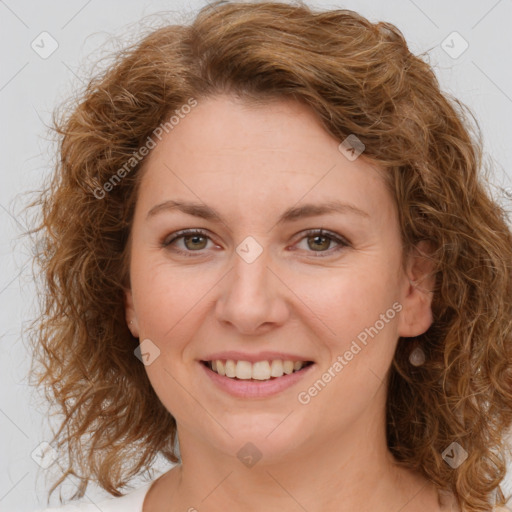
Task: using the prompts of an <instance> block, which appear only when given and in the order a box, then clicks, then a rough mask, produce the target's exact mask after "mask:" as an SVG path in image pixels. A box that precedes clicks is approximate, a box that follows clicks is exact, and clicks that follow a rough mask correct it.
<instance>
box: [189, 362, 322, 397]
mask: <svg viewBox="0 0 512 512" xmlns="http://www.w3.org/2000/svg"><path fill="white" fill-rule="evenodd" d="M199 367H200V368H203V372H204V373H205V374H206V376H207V377H208V378H209V380H210V382H211V383H213V384H214V389H215V388H216V389H219V390H221V391H223V392H225V393H227V394H229V395H231V396H233V397H236V398H243V399H248V398H250V399H264V398H269V397H271V396H274V395H278V394H280V393H281V392H283V391H285V390H286V389H288V388H291V387H292V386H294V385H296V384H298V383H299V381H301V380H303V379H304V378H305V376H306V375H307V374H309V373H310V372H312V371H314V368H315V367H316V363H314V362H313V361H291V360H280V359H272V360H262V361H254V362H252V363H251V362H249V361H246V360H239V361H236V360H234V359H226V360H224V359H215V360H212V361H200V364H199Z"/></svg>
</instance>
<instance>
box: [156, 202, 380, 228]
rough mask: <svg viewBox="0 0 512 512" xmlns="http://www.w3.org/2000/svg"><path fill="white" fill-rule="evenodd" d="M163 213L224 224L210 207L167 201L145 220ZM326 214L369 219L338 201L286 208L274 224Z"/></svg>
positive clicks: (363, 212) (356, 209)
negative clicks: (184, 214)
mask: <svg viewBox="0 0 512 512" xmlns="http://www.w3.org/2000/svg"><path fill="white" fill-rule="evenodd" d="M164 211H181V212H183V213H187V214H188V215H193V216H194V217H200V218H201V219H206V220H211V221H216V222H222V223H223V224H225V222H224V220H223V219H222V216H221V215H220V214H219V213H218V212H217V211H216V210H214V209H213V208H211V207H210V206H207V205H205V204H203V203H194V202H188V201H175V200H169V201H164V202H163V203H160V204H157V205H155V206H153V207H152V208H151V209H150V210H149V212H148V214H147V216H146V219H149V218H150V217H153V216H154V215H156V214H158V213H161V212H164ZM328 213H341V214H352V215H357V216H360V217H363V218H370V215H369V214H368V213H367V212H365V211H363V210H361V209H360V208H357V206H355V205H353V204H350V203H342V202H340V201H328V202H326V203H322V204H304V205H302V206H292V207H291V208H288V209H287V210H286V211H285V212H284V213H283V214H282V215H281V216H280V217H279V220H278V221H277V223H276V224H283V223H286V222H293V221H297V220H300V219H303V218H306V217H315V216H318V215H325V214H328Z"/></svg>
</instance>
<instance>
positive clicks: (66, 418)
mask: <svg viewBox="0 0 512 512" xmlns="http://www.w3.org/2000/svg"><path fill="white" fill-rule="evenodd" d="M422 57H423V56H414V55H413V54H411V52H410V51H409V49H408V47H407V43H406V41H405V39H404V37H403V35H402V33H401V32H400V31H399V30H398V29H397V28H396V27H395V26H394V25H392V24H390V23H385V22H379V23H371V22H370V21H368V20H367V19H365V18H364V17H362V16H361V15H359V14H357V13H355V12H353V11H350V10H345V9H343V10H331V11H324V12H320V11H314V10H313V9H311V8H310V7H308V6H306V5H303V4H298V5H287V4H282V3H272V2H262V3H231V2H230V3H222V2H217V3H215V4H213V5H211V6H207V7H205V8H203V9H202V10H201V11H200V12H199V13H198V15H197V17H196V18H195V19H194V20H193V21H192V22H191V23H190V24H185V25H167V26H164V27H162V28H159V29H156V30H152V31H151V33H149V34H147V35H146V36H145V37H144V38H143V39H142V40H141V41H139V42H138V43H137V44H135V45H132V46H130V47H129V48H126V49H125V50H123V51H121V52H119V53H118V54H116V55H115V61H114V62H113V63H112V64H111V65H110V67H109V68H108V69H107V70H106V71H105V72H103V73H101V74H99V75H97V76H95V77H93V78H92V79H91V80H90V82H89V83H88V84H87V85H86V87H85V88H84V90H83V92H82V93H81V94H80V95H79V97H78V98H77V99H73V100H72V102H71V103H68V104H64V108H63V111H61V112H60V113H59V114H57V115H56V116H55V118H54V130H55V133H56V134H57V137H58V140H59V148H58V150H59V161H58V164H57V165H56V168H55V171H54V173H53V174H52V176H51V178H50V180H49V181H48V182H47V183H46V184H45V188H44V190H43V191H42V192H41V193H40V195H39V197H38V199H37V200H36V201H34V202H33V203H32V206H37V207H38V210H37V211H38V212H40V217H39V220H38V222H37V226H36V227H35V228H34V230H33V231H34V232H35V233H37V234H38V236H39V237H41V240H42V243H41V245H40V246H39V247H40V249H41V250H40V252H39V254H38V255H37V257H36V262H37V263H38V266H39V269H40V271H41V275H42V277H43V286H42V290H41V292H42V293H41V302H42V305H41V313H40V317H39V318H38V319H37V320H36V321H35V322H34V324H33V325H32V327H31V343H32V345H33V350H34V359H33V363H32V367H31V373H30V375H31V376H33V377H35V378H36V385H38V386H41V385H43V387H44V389H45V393H46V396H47V398H48V399H49V400H50V401H51V402H53V404H54V405H55V406H56V408H57V409H58V412H59V413H60V414H62V415H63V419H62V423H61V425H60V428H59V430H58V432H56V433H55V437H54V438H53V440H52V443H54V446H55V447H56V448H58V450H59V452H60V453H61V454H64V450H63V448H65V449H66V451H67V454H68V458H69V460H67V461H66V464H67V468H66V471H65V472H64V473H63V475H62V477H61V478H60V479H59V480H58V481H57V482H56V483H55V484H54V486H53V487H52V489H51V491H50V493H49V496H50V495H51V493H53V491H54V490H55V488H56V487H57V486H58V485H60V484H61V483H62V482H63V481H64V480H65V479H66V478H67V477H68V476H70V475H72V476H75V477H77V478H78V479H79V485H78V491H77V493H75V495H74V496H73V498H75V497H81V496H83V495H84V493H85V490H86V488H87V485H88V483H89V481H91V480H93V481H96V482H97V483H98V484H99V485H100V486H101V487H102V488H104V489H105V490H106V491H108V492H109V493H110V494H112V495H114V496H120V495H122V493H121V491H120V489H121V488H122V487H124V486H125V485H126V483H127V482H128V481H129V479H130V478H132V477H133V476H135V475H137V474H138V473H140V472H141V471H142V470H145V469H147V468H149V467H150V465H151V464H152V463H153V461H154V460H155V458H156V456H157V455H159V454H161V455H163V456H164V457H165V458H166V459H167V460H169V461H171V462H177V461H178V460H179V457H178V455H177V451H176V422H175V419H174V418H173V416H172V415H171V414H170V413H169V411H167V410H166V409H165V407H164V406H163V405H162V403H161V402H160V400H159V399H158V397H157V395H156V394H155V392H154V390H153V389H152V386H151V384H150V382H149V380H148V377H147V374H146V372H145V369H144V366H143V365H142V364H140V361H139V360H138V359H137V358H136V357H134V349H136V347H137V346H138V340H137V339H136V338H134V337H133V336H132V335H131V333H130V331H129V330H128V328H127V326H126V322H125V311H124V293H125V290H126V289H127V288H128V287H129V273H128V262H129V257H130V255H129V253H128V250H127V249H128V243H127V242H128V239H129V236H130V226H131V221H132V216H133V212H134V205H135V202H136V199H137V189H138V184H139V182H140V174H141V172H140V170H141V168H142V166H143V164H144V162H145V158H142V159H140V162H139V161H137V162H136V165H133V169H129V168H127V167H126V162H127V161H129V160H130V159H131V158H133V157H134V155H135V154H136V153H137V152H138V150H139V148H141V147H143V146H144V145H145V144H146V143H147V141H148V137H151V136H152V134H154V131H155V128H156V127H157V126H159V125H161V124H162V123H164V122H166V121H167V119H168V118H169V116H170V115H171V114H172V113H173V112H174V111H175V110H176V109H179V108H180V107H181V106H182V105H184V104H187V102H189V101H190V98H197V99H198V101H201V99H204V98H207V97H211V96H214V95H218V94H224V93H227V94H234V95H237V96H238V97H241V98H244V99H245V100H246V101H253V102H259V103H263V104H264V103H265V102H267V101H269V100H271V99H279V98H292V99H295V100H297V101H300V102H302V103H304V104H306V105H308V106H309V108H310V109H311V110H312V111H313V112H315V113H316V115H317V116H318V118H319V119H320V120H321V121H322V123H323V126H324V127H325V129H326V130H327V132H329V133H330V134H332V135H333V136H334V137H336V138H337V139H338V140H340V141H341V140H344V139H345V138H346V137H347V136H348V135H349V134H356V135H357V137H358V138H359V139H360V140H361V141H362V142H363V143H364V144H365V146H366V149H365V152H364V154H363V156H362V158H366V159H367V160H368V161H370V162H373V163H376V164H377V165H378V166H380V167H381V168H382V169H383V170H384V171H385V177H386V183H387V186H388V187H389V190H390V191H391V193H392V194H393V197H394V199H395V200H396V204H397V207H398V212H399V220H400V229H401V235H402V241H403V261H404V262H405V261H406V258H407V256H408V254H409V253H410V251H411V250H412V249H413V247H414V246H415V245H416V244H417V243H418V242H419V241H421V240H427V241H429V242H430V244H431V246H432V248H433V252H432V254H431V258H432V261H433V264H434V272H435V276H436V286H435V290H434V296H433V302H432V312H433V318H434V322H433V324H432V326H431V327H430V328H429V329H428V331H427V332H425V333H424V334H422V335H421V336H418V337H417V339H416V340H414V341H415V343H416V345H419V346H420V347H421V348H422V350H423V351H424V353H425V356H426V360H425V362H424V364H423V365H421V366H413V365H411V364H410V363H409V356H410V352H411V349H412V347H414V346H415V345H414V343H411V341H410V339H409V338H407V339H402V338H400V339H399V340H398V345H397V349H396V353H395V356H394V360H393V364H392V367H391V368H390V380H389V388H388V399H387V423H386V424H387V440H388V446H389V450H390V451H391V453H392V454H393V455H394V457H395V458H396V459H397V461H399V463H400V464H401V465H403V466H405V467H407V468H412V469H416V470H419V471H421V472H422V474H423V475H425V476H426V477H427V478H428V479H430V480H432V481H433V482H434V483H435V484H436V486H437V487H438V488H439V489H444V490H447V491H451V492H453V493H454V495H455V497H456V499H457V500H458V502H459V504H460V506H461V508H463V510H466V511H469V512H476V511H487V510H489V509H490V507H491V506H493V505H503V504H504V503H505V497H504V495H503V492H502V489H501V487H500V483H501V482H502V481H503V479H504V476H505V474H506V453H507V451H508V446H507V444H506V434H507V432H509V429H510V426H511V424H512V276H511V270H512V233H511V230H510V228H509V226H508V220H507V217H506V212H505V211H504V209H503V208H502V207H501V206H499V204H498V202H497V201H496V200H494V199H493V198H492V196H491V193H490V190H489V189H488V188H487V183H485V180H486V179H487V178H486V177H485V176H484V174H483V173H482V170H483V169H484V168H485V166H484V165H483V164H482V153H483V151H482V145H483V144H482V137H481V135H480V131H479V128H478V123H477V122H476V120H475V119H474V118H473V117H472V116H471V115H470V111H469V109H468V108H467V107H466V106H465V105H463V104H462V103H461V102H460V101H458V100H457V99H454V98H451V97H450V96H448V95H447V94H444V93H442V92H441V91H440V87H439V83H438V81H437V79H436V76H435V74H434V72H433V69H432V67H431V66H430V65H429V64H428V63H427V62H426V59H423V58H422ZM468 114H469V115H468ZM476 128H478V129H476ZM123 166H125V167H124V169H125V172H122V173H120V170H121V169H123ZM116 174H117V177H120V179H118V180H117V179H116V181H115V183H113V181H112V178H113V177H114V175H116ZM107 183H110V184H111V186H108V193H103V191H106V190H107V188H106V187H105V184H107ZM98 190H101V191H102V192H101V194H99V193H98V192H97V191H98ZM95 191H96V192H95ZM99 196H101V197H99ZM453 442H457V443H459V444H460V445H461V446H462V447H463V448H464V449H465V450H466V452H467V453H468V458H467V460H466V461H465V462H464V463H463V464H462V465H460V466H459V467H458V468H456V469H452V468H451V467H450V466H449V465H448V464H447V463H446V462H445V461H444V460H443V457H442V454H443V451H444V450H445V449H446V448H447V447H449V446H450V444H451V443H453Z"/></svg>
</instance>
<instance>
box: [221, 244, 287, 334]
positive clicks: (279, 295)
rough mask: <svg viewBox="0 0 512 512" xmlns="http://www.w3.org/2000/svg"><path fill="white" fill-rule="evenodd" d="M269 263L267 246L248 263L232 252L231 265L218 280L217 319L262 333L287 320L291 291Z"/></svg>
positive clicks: (244, 330) (233, 325) (255, 332)
mask: <svg viewBox="0 0 512 512" xmlns="http://www.w3.org/2000/svg"><path fill="white" fill-rule="evenodd" d="M270 266H272V265H271V261H270V257H269V254H268V250H267V249H264V250H263V252H262V253H261V255H260V256H259V257H258V258H257V259H256V260H255V261H253V262H251V263H248V262H247V261H245V260H244V259H243V258H241V257H240V256H238V254H235V255H234V268H233V269H232V270H231V272H229V273H228V274H227V276H225V278H224V279H223V280H222V281H221V282H220V283H219V286H220V287H221V292H220V296H219V298H218V300H217V305H216V315H217V319H218V321H219V322H221V323H224V324H229V325H231V326H232V327H233V328H235V329H236V330H237V331H238V332H239V333H241V334H246V335H251V334H252V335H255V334H261V333H264V332H266V331H268V330H270V329H272V328H275V327H277V326H280V325H283V324H284V323H285V322H286V319H287V318H288V316H289V306H288V301H287V294H288V293H290V292H289V289H288V288H287V287H286V285H285V284H284V283H283V281H282V280H281V279H280V278H279V276H278V273H277V272H276V271H275V270H273V269H271V268H270Z"/></svg>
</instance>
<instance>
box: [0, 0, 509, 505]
mask: <svg viewBox="0 0 512 512" xmlns="http://www.w3.org/2000/svg"><path fill="white" fill-rule="evenodd" d="M204 3H205V2H204V1H192V0H190V1H185V0H172V1H163V0H160V1H157V0H153V1H151V0H143V1H135V0H130V1H121V0H106V1H105V0H102V1H100V0H88V1H87V0H82V1H71V2H70V1H67V2H66V1H64V0H51V1H45V2H37V1H26V0H22V1H15V0H0V41H1V47H0V48H1V49H0V51H1V55H2V60H1V69H0V117H1V120H2V125H1V126H2V131H1V135H2V136H1V138H0V146H1V165H0V179H1V186H0V269H1V273H0V342H1V352H0V357H1V359H0V390H1V391H0V432H1V436H0V445H1V452H0V453H1V458H0V510H2V511H19V512H22V511H30V510H34V509H36V508H39V507H43V506H44V505H45V504H46V494H47V489H48V483H49V482H52V481H53V480H51V479H50V480H49V482H47V481H46V477H47V471H48V470H44V469H43V468H41V467H40V466H38V465H37V464H36V463H35V462H34V460H32V458H31V453H32V452H33V451H34V450H35V449H36V447H37V446H38V445H39V444H40V443H41V442H42V441H44V440H46V439H48V440H49V436H48V430H47V427H46V425H45V423H44V418H43V416H42V414H41V412H40V411H39V410H38V409H37V403H36V401H35V398H34V395H33V392H32V390H31V388H29V387H28V386H27V383H26V380H25V379H26V373H27V370H28V365H29V354H28V352H27V348H26V344H25V342H24V340H23V339H22V336H21V333H22V328H23V327H24V326H26V324H27V322H28V321H29V319H30V318H31V315H32V314H33V311H34V307H35V290H34V286H33V283H32V278H31V270H30V264H29V260H30V249H29V248H27V246H26V245H25V243H24V242H23V241H22V240H20V237H19V235H20V233H21V232H22V231H24V230H25V229H26V227H27V226H26V220H25V219H24V218H23V216H22V215H21V210H22V208H23V205H24V204H25V203H26V200H27V198H26V196H25V195H23V194H24V193H25V192H26V191H29V190H35V189H37V187H38V184H39V183H40V180H41V178H42V176H43V175H44V174H45V173H47V172H49V170H50V169H51V165H52V161H53V159H54V153H53V151H54V148H53V146H51V145H50V144H49V143H48V142H47V140H46V137H47V134H46V131H45V124H49V122H50V119H51V112H52V110H53V109H54V107H55V106H56V105H58V104H59V103H61V101H62V100H63V99H65V98H66V97H68V96H69V94H71V93H72V91H73V90H74V89H75V88H76V87H77V86H79V85H81V84H82V83H83V82H82V80H83V79H84V76H87V73H88V72H89V71H90V70H91V66H92V64H93V63H94V61H95V60H96V58H97V57H101V56H102V55H104V50H103V52H102V50H101V49H100V47H102V45H104V43H105V41H106V40H107V39H109V38H110V37H111V36H112V35H114V36H116V37H122V40H121V43H122V41H128V40H133V39H134V38H136V37H137V31H138V30H139V28H140V27H141V25H140V20H141V19H142V18H144V17H146V16H148V15H152V16H151V17H150V18H149V20H147V21H146V22H145V24H146V26H147V25H148V23H149V24H150V23H152V22H156V23H162V21H163V20H164V18H163V13H162V11H174V12H175V15H174V16H175V18H174V19H177V20H178V21H180V20H183V19H184V20H186V19H188V18H190V17H191V16H193V14H194V13H195V12H196V11H197V10H198V9H199V8H200V7H202V6H203V5H204ZM310 5H313V6H321V7H326V8H328V7H332V8H335V7H336V8H341V7H346V8H349V9H353V10H356V11H359V12H360V13H361V14H363V15H365V16H367V17H369V18H370V20H372V21H377V20H386V21H390V22H392V23H394V24H396V25H397V26H398V28H400V29H401V30H402V32H403V33H404V35H405V37H406V39H407V40H408V42H409V45H410V48H411V50H412V51H413V52H414V53H420V52H423V51H426V50H429V55H430V62H431V64H432V65H433V66H434V68H435V70H436V73H437V75H438V77H439V80H440V82H441V85H442V88H443V89H444V90H445V91H448V92H450V93H452V94H453V95H455V96H456V97H458V98H459V99H461V100H462V101H463V102H464V103H466V104H467V105H468V106H469V107H470V108H471V109H472V110H473V112H474V113H475V115H476V117H477V119H478V121H479V123H480V125H481V128H482V131H483V133H484V136H485V149H486V153H487V154H488V156H490V157H492V158H493V159H494V161H495V166H496V175H495V177H494V180H493V183H494V186H493V194H494V196H495V197H496V199H498V200H499V201H500V202H501V203H502V204H504V205H506V207H507V209H510V206H511V203H512V183H511V181H512V180H511V171H510V164H511V162H512V144H510V139H511V136H512V121H511V119H512V66H511V49H512V33H511V32H512V31H511V30H510V26H511V24H510V22H511V20H512V2H511V1H510V0H485V1H483V0H472V1H464V0H456V1H451V2H447V1H446V0H428V1H427V0H414V1H413V0H393V1H390V0H386V1H370V0H359V1H346V2H341V1H331V2H322V1H314V2H313V1H311V2H310ZM171 14H172V13H171ZM167 18H169V14H167ZM171 19H172V16H171ZM127 25H130V27H127ZM43 31H47V32H48V33H49V34H51V36H52V37H53V38H54V39H55V40H56V41H57V43H58V48H57V49H56V51H55V52H54V53H53V54H52V55H50V56H49V57H47V58H42V57H41V56H40V55H39V54H38V53H36V51H34V50H33V49H32V47H31V43H32V41H34V40H36V43H37V42H38V41H40V37H39V35H40V34H41V33H42V32H43ZM453 31H456V32H458V33H459V34H460V35H461V36H462V38H463V39H464V40H465V41H467V43H468V44H469V47H468V49H467V50H466V51H465V52H464V53H462V54H461V55H460V56H458V57H457V58H454V57H453V56H450V55H448V54H447V53H446V52H445V50H444V49H443V47H442V45H443V41H444V40H446V38H447V37H448V36H449V35H450V34H451V33H452V32H453ZM127 34H128V37H125V36H126V35H127ZM452 40H453V42H451V41H452ZM447 43H448V44H449V45H450V46H452V47H453V48H452V50H451V51H452V53H453V52H457V51H459V50H460V49H461V46H460V45H461V43H462V41H461V40H457V39H456V38H455V39H453V36H452V38H451V39H450V38H449V39H448V40H447ZM39 45H40V46H41V43H39ZM45 48H46V49H48V48H49V40H47V43H46V44H45ZM107 48H113V47H112V45H111V46H107ZM167 467H168V466H165V465H164V464H161V463H160V464H159V465H158V466H157V470H158V471H163V470H164V469H166V468H167ZM52 478H53V477H52ZM137 483H138V482H134V485H137ZM507 485H508V486H509V487H510V472H509V479H508V484H507ZM71 488H72V484H71V486H70V485H68V486H67V487H65V490H66V494H67V490H68V489H71ZM105 497H108V496H107V495H106V494H105V493H104V492H103V491H101V490H100V489H98V488H96V487H91V488H90V490H89V491H88V492H87V496H86V501H89V500H91V501H97V500H98V499H99V498H105ZM56 498H57V496H55V495H54V496H53V499H52V504H57V501H56Z"/></svg>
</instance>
